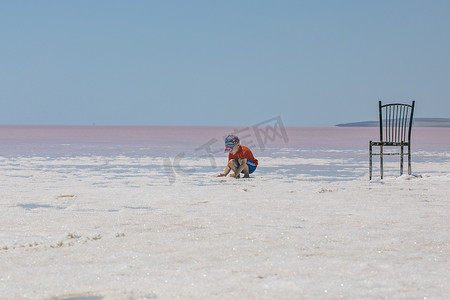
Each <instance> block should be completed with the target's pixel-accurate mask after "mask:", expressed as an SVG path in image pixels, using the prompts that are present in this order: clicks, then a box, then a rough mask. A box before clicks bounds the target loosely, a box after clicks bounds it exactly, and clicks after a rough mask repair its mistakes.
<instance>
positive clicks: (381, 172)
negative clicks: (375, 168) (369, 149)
mask: <svg viewBox="0 0 450 300" xmlns="http://www.w3.org/2000/svg"><path fill="white" fill-rule="evenodd" d="M380 174H381V179H383V146H380Z"/></svg>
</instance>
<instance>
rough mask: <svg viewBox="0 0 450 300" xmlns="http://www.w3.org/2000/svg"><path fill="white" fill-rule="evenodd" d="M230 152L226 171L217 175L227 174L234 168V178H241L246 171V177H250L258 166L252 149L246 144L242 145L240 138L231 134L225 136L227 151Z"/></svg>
mask: <svg viewBox="0 0 450 300" xmlns="http://www.w3.org/2000/svg"><path fill="white" fill-rule="evenodd" d="M226 152H230V153H229V154H228V164H227V167H226V168H225V171H224V172H223V173H221V174H219V175H217V177H223V176H227V175H228V173H230V171H231V170H233V172H234V174H232V176H233V177H234V178H239V177H240V175H239V174H241V172H242V173H244V178H249V177H250V176H249V175H250V174H251V173H253V172H255V170H256V167H257V166H258V160H257V159H256V158H255V157H254V156H253V153H252V151H251V150H250V149H248V148H247V147H245V146H242V145H241V144H240V143H239V138H238V137H237V136H235V135H229V136H227V137H226V138H225V153H226Z"/></svg>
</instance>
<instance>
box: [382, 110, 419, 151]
mask: <svg viewBox="0 0 450 300" xmlns="http://www.w3.org/2000/svg"><path fill="white" fill-rule="evenodd" d="M378 104H379V114H380V141H382V142H389V143H400V142H407V143H409V142H410V140H411V128H412V124H413V114H414V104H415V101H413V102H412V103H411V105H409V104H401V103H392V104H385V105H382V104H381V101H379V102H378Z"/></svg>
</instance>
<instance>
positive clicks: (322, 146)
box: [0, 124, 450, 180]
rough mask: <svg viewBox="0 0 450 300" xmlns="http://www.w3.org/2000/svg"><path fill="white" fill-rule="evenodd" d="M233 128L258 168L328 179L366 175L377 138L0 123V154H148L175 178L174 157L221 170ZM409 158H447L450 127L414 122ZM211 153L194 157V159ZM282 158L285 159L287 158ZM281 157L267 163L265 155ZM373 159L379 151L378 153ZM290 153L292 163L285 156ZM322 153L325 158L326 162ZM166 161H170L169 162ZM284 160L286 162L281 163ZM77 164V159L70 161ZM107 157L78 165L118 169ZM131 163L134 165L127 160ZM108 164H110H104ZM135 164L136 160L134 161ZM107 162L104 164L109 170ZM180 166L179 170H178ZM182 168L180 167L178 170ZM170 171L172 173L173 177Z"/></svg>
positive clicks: (370, 131)
mask: <svg viewBox="0 0 450 300" xmlns="http://www.w3.org/2000/svg"><path fill="white" fill-rule="evenodd" d="M230 133H234V134H237V135H238V136H239V137H240V139H241V143H242V144H243V145H245V146H248V147H249V148H250V149H252V151H253V154H254V155H255V157H256V158H258V159H259V160H260V165H259V166H258V172H257V173H258V174H264V173H274V172H275V173H280V176H289V175H298V174H302V175H304V176H306V178H308V179H309V180H310V179H311V178H319V180H322V179H321V178H325V177H326V178H329V179H330V180H342V179H354V178H358V177H365V176H366V175H367V174H366V173H367V171H368V144H369V141H370V140H377V134H378V129H377V128H363V127H360V128H358V127H282V126H276V124H275V125H273V124H272V125H270V126H262V127H255V126H252V127H239V128H233V127H170V126H167V127H158V126H141V127H139V126H0V157H7V158H15V157H41V158H44V159H46V160H53V159H58V158H62V157H89V156H108V157H117V156H124V157H152V158H157V159H156V161H158V163H156V164H155V165H152V166H149V165H142V166H138V167H137V168H141V169H142V171H143V170H144V169H148V168H153V169H159V170H161V172H162V174H165V175H167V176H168V177H169V178H173V174H172V173H171V172H172V171H171V170H175V171H174V172H175V173H176V168H175V169H174V167H173V164H174V163H175V161H176V158H177V157H178V158H180V157H181V158H182V159H183V163H184V162H189V161H190V164H191V167H190V168H192V166H194V168H193V169H194V170H195V172H202V173H203V172H204V173H211V172H220V171H222V169H223V167H224V166H222V163H217V161H218V158H219V159H220V158H222V159H224V158H225V157H226V154H224V152H223V149H224V142H223V140H224V137H225V136H227V135H228V134H230ZM412 145H413V146H412V161H413V170H414V162H438V163H439V162H445V161H448V160H450V152H449V149H450V128H414V130H413V136H412ZM202 158H203V159H204V158H206V159H207V160H208V161H211V163H210V164H208V165H203V166H200V165H199V164H197V162H198V160H199V159H202ZM284 158H286V159H284ZM271 159H272V160H273V159H275V160H276V161H277V162H278V163H275V164H274V165H273V164H272V165H270V164H269V163H267V162H268V161H269V160H271ZM375 160H377V158H375ZM398 160H399V159H398V156H390V157H386V160H385V161H386V162H389V161H390V162H391V169H392V172H393V173H394V174H397V173H398V170H397V169H398V166H397V164H398V163H397V161H398ZM287 161H290V162H292V163H289V164H287V163H286V162H287ZM324 161H326V162H324ZM168 164H169V167H168ZM282 164H283V167H280V166H281V165H282ZM71 167H74V166H71ZM122 167H123V169H122V170H119V169H114V168H113V169H111V167H110V166H108V165H102V166H91V165H89V164H86V165H80V166H76V168H79V169H83V170H89V169H92V168H96V169H99V171H108V172H109V173H114V174H115V173H117V174H115V175H117V176H121V174H119V173H121V172H125V171H126V168H127V166H125V165H124V166H122ZM129 167H130V168H132V166H129ZM108 168H109V169H108ZM133 168H136V166H133ZM106 169H108V170H106ZM179 173H180V172H179ZM175 175H180V174H175ZM171 176H172V177H171Z"/></svg>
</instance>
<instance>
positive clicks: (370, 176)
mask: <svg viewBox="0 0 450 300" xmlns="http://www.w3.org/2000/svg"><path fill="white" fill-rule="evenodd" d="M369 180H372V141H370V142H369Z"/></svg>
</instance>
